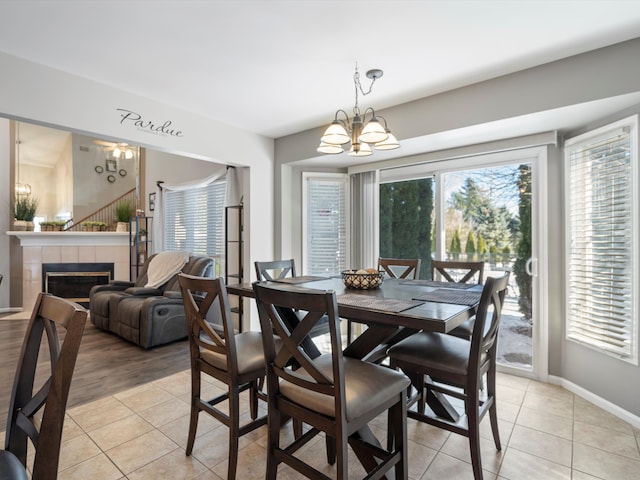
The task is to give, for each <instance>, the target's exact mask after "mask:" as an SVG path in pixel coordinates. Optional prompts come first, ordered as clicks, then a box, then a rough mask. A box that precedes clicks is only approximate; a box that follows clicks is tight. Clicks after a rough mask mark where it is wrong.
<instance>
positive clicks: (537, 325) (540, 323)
mask: <svg viewBox="0 0 640 480" xmlns="http://www.w3.org/2000/svg"><path fill="white" fill-rule="evenodd" d="M522 162H527V163H531V165H532V169H531V182H532V185H531V191H532V197H533V198H532V200H533V201H532V203H531V222H532V225H531V228H532V238H531V253H532V255H531V256H532V259H533V262H532V270H533V279H532V290H533V292H532V294H533V297H532V302H533V312H534V315H535V318H534V321H533V326H532V332H531V340H532V365H531V370H528V369H523V368H519V367H514V366H509V365H502V364H500V365H499V366H498V370H499V371H502V372H505V373H511V374H515V375H519V376H523V377H528V378H535V379H537V380H540V381H543V382H546V381H547V380H548V376H549V322H548V293H547V292H548V271H549V269H548V235H547V230H546V228H545V225H546V218H548V191H547V162H548V155H547V147H546V146H536V147H525V148H517V149H509V150H504V151H500V152H495V153H480V152H478V153H477V154H469V155H465V156H464V157H458V158H451V157H450V158H447V159H443V160H438V161H435V162H429V163H424V164H421V165H411V166H407V167H405V168H399V169H398V168H396V169H394V172H389V173H390V175H385V174H384V173H383V172H381V179H383V180H384V181H385V182H389V181H401V180H403V179H404V180H411V179H416V178H424V177H427V176H434V177H435V180H436V181H435V183H436V192H435V195H436V197H435V198H436V205H439V206H440V208H438V209H436V212H435V215H436V219H435V221H436V225H443V216H444V200H445V199H444V192H443V189H442V175H444V174H445V173H450V172H455V171H461V170H472V169H480V168H487V167H492V166H500V165H511V164H518V163H522ZM403 170H404V172H402V171H403ZM441 237H442V235H437V236H436V253H437V254H438V255H439V254H440V252H441V251H443V245H442V241H443V240H442V238H441Z"/></svg>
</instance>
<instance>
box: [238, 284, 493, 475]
mask: <svg viewBox="0 0 640 480" xmlns="http://www.w3.org/2000/svg"><path fill="white" fill-rule="evenodd" d="M268 283H280V284H288V285H294V286H295V287H296V288H303V289H309V288H310V289H318V290H333V291H334V292H335V293H336V299H337V302H338V313H339V315H340V317H341V318H345V319H350V320H352V321H355V322H359V323H363V324H366V325H367V328H366V329H365V330H364V331H363V332H362V333H361V334H360V335H359V336H357V337H356V338H355V339H354V340H353V341H352V342H351V343H350V344H349V345H347V346H346V347H345V348H344V355H345V356H350V357H353V358H359V359H363V360H367V361H379V360H381V359H382V358H384V356H385V355H386V351H387V348H389V346H391V345H393V344H394V343H396V342H398V341H400V340H402V339H403V338H406V337H408V336H409V335H411V334H413V333H415V332H417V331H420V330H424V331H432V332H440V333H448V332H450V331H451V330H453V329H454V328H456V327H457V326H459V325H460V324H462V323H463V322H464V321H465V320H467V319H469V318H470V317H471V316H473V315H474V313H475V308H476V306H477V304H478V302H479V300H480V294H481V292H482V287H481V286H480V285H476V286H461V285H458V284H447V282H438V281H435V282H434V281H429V280H404V279H395V278H389V279H385V280H384V281H383V283H382V285H381V286H380V287H378V288H375V289H371V290H358V289H351V288H347V287H346V286H345V285H344V283H343V282H342V279H341V278H340V277H317V276H300V277H289V278H286V279H281V280H279V281H277V282H268ZM227 293H229V294H232V295H238V296H240V297H250V298H255V294H254V291H253V286H252V284H250V283H241V284H232V285H227ZM456 301H457V302H460V303H454V302H456ZM449 302H452V303H449ZM316 352H317V350H314V351H313V352H307V353H309V354H310V355H311V356H314V355H316V354H317V353H316ZM427 402H428V404H429V406H430V408H431V409H432V410H433V411H434V412H435V413H437V414H438V415H442V416H445V417H449V418H452V417H451V415H452V414H453V412H455V410H454V409H453V408H451V406H450V404H449V403H448V402H447V400H446V399H445V398H442V397H429V398H427ZM358 433H359V434H360V435H361V437H363V438H364V439H366V441H367V442H370V443H373V444H375V443H376V442H377V440H376V439H375V437H374V436H373V433H371V431H370V430H369V429H363V430H362V431H359V432H358ZM355 453H356V455H357V456H358V458H359V459H360V461H361V462H362V464H363V466H364V467H365V468H366V469H367V470H371V469H372V468H374V467H375V465H376V461H375V459H374V458H373V457H372V456H371V455H370V454H369V453H368V452H366V451H356V452H355Z"/></svg>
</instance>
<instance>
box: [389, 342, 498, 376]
mask: <svg viewBox="0 0 640 480" xmlns="http://www.w3.org/2000/svg"><path fill="white" fill-rule="evenodd" d="M470 349H471V342H470V341H469V340H466V339H463V338H459V337H456V336H453V335H447V334H442V333H434V332H420V333H416V334H414V335H411V336H410V337H409V338H406V339H404V340H402V341H401V342H398V343H397V344H396V345H394V346H393V347H391V348H389V350H388V351H387V355H389V358H391V359H392V361H394V362H403V363H408V364H411V365H416V366H417V367H418V368H419V370H420V372H424V373H427V374H429V372H430V371H441V372H446V373H449V374H455V375H466V374H467V370H468V368H469V353H470ZM485 360H486V354H483V357H482V359H481V364H482V363H484V361H485Z"/></svg>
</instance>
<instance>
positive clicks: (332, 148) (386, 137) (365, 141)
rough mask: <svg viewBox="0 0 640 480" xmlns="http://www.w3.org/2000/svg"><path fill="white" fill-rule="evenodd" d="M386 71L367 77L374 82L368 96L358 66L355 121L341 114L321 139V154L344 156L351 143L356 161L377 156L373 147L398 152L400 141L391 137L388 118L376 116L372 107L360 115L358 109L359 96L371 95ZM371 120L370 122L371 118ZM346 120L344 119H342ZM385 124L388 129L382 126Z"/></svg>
mask: <svg viewBox="0 0 640 480" xmlns="http://www.w3.org/2000/svg"><path fill="white" fill-rule="evenodd" d="M382 74H383V72H382V70H379V69H373V70H369V71H367V73H366V76H367V78H369V79H371V85H369V89H368V90H367V91H366V92H365V91H364V89H363V88H362V85H361V84H360V72H359V71H358V64H356V72H355V74H354V75H353V83H354V85H355V92H356V102H355V105H354V107H353V118H352V119H351V120H350V119H349V114H348V113H347V112H345V111H344V110H341V109H340V110H338V111H337V112H336V115H335V118H334V120H333V122H331V125H329V127H327V129H326V130H325V132H324V135H323V136H322V137H321V138H320V145H319V146H318V148H317V151H318V152H320V153H330V154H337V153H342V152H344V148H343V145H345V144H347V143H349V142H351V149H350V150H349V155H351V156H354V157H366V156H368V155H371V154H372V153H373V152H372V150H371V147H373V148H375V149H376V150H393V149H394V148H398V147H399V146H400V144H399V143H398V140H397V139H396V137H395V136H394V135H393V133H391V131H390V130H389V128H388V126H387V121H386V120H385V118H384V117H381V116H380V115H376V112H375V110H374V109H373V108H371V107H369V108H367V109H366V110H365V111H364V114H362V115H361V114H360V108H359V107H358V92H360V93H361V94H362V95H363V96H365V95H369V94H370V93H371V89H372V88H373V84H374V83H375V82H376V80H377V79H379V78H380V77H382ZM368 115H370V116H369V119H368V121H367V116H368ZM340 117H344V118H340ZM381 121H382V122H383V123H384V126H383V124H382V123H380V122H381Z"/></svg>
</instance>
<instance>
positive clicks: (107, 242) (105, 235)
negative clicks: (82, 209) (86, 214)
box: [6, 231, 129, 247]
mask: <svg viewBox="0 0 640 480" xmlns="http://www.w3.org/2000/svg"><path fill="white" fill-rule="evenodd" d="M6 233H7V235H9V236H12V237H16V238H18V239H19V240H20V245H21V246H23V247H52V246H68V245H76V246H83V245H99V246H122V245H128V244H129V232H25V231H9V232H6Z"/></svg>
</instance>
